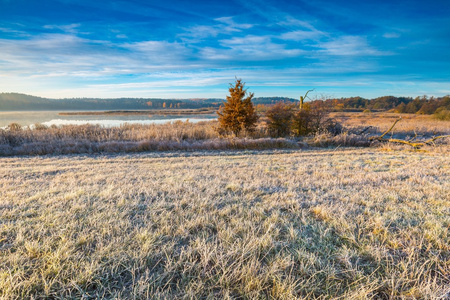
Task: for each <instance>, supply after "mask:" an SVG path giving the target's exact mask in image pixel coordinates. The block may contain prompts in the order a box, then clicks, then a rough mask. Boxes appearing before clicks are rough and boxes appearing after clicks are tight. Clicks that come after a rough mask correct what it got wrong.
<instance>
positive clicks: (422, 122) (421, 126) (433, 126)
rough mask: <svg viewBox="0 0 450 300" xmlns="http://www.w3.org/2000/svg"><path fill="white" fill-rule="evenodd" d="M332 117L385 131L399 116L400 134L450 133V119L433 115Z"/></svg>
mask: <svg viewBox="0 0 450 300" xmlns="http://www.w3.org/2000/svg"><path fill="white" fill-rule="evenodd" d="M330 116H331V117H333V118H336V119H337V120H338V121H340V122H342V124H343V125H344V126H346V127H347V128H365V127H367V126H373V127H374V128H373V130H372V131H371V132H384V131H386V130H388V129H389V127H390V126H391V125H392V124H393V123H394V121H395V120H396V119H398V118H399V117H401V118H402V120H401V121H400V122H399V123H398V124H397V125H396V126H395V129H394V133H400V134H403V135H405V134H409V135H411V134H414V133H417V134H426V135H430V134H443V133H446V134H449V133H450V121H448V120H447V121H444V120H437V119H434V118H433V116H431V115H416V114H397V113H386V112H383V113H354V112H352V113H331V114H330Z"/></svg>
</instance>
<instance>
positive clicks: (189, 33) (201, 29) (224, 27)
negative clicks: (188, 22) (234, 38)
mask: <svg viewBox="0 0 450 300" xmlns="http://www.w3.org/2000/svg"><path fill="white" fill-rule="evenodd" d="M214 21H216V22H217V24H214V25H196V26H191V27H188V28H184V32H183V33H181V34H179V35H178V37H180V38H182V39H184V40H186V41H189V42H200V41H202V40H204V39H206V38H210V37H217V36H218V35H219V34H225V35H230V34H236V33H239V32H243V31H244V30H246V29H250V28H252V27H253V26H254V25H253V24H247V23H238V22H236V21H234V18H233V17H222V18H217V19H214Z"/></svg>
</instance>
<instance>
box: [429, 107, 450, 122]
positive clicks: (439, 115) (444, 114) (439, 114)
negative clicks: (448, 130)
mask: <svg viewBox="0 0 450 300" xmlns="http://www.w3.org/2000/svg"><path fill="white" fill-rule="evenodd" d="M433 117H434V118H435V119H438V120H450V110H448V109H445V108H444V107H441V108H438V109H437V110H436V111H435V112H434V115H433Z"/></svg>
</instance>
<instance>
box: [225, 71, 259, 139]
mask: <svg viewBox="0 0 450 300" xmlns="http://www.w3.org/2000/svg"><path fill="white" fill-rule="evenodd" d="M244 87H245V83H244V82H242V79H236V82H235V85H234V86H233V84H230V88H229V89H228V90H229V92H230V95H229V96H227V101H226V102H224V103H223V105H222V106H221V107H220V109H219V110H218V111H217V114H218V115H219V118H218V119H219V129H220V131H221V132H232V133H233V134H234V135H235V136H238V135H239V133H240V132H241V131H242V130H245V131H247V132H251V131H253V130H254V129H255V127H256V122H257V121H258V115H257V114H256V111H255V108H254V106H253V103H252V98H253V93H247V90H246V89H245V88H244Z"/></svg>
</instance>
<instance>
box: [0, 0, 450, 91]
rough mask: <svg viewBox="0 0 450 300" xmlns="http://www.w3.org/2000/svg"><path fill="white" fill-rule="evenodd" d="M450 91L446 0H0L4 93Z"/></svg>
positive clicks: (449, 18) (1, 85)
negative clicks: (235, 87) (235, 86)
mask: <svg viewBox="0 0 450 300" xmlns="http://www.w3.org/2000/svg"><path fill="white" fill-rule="evenodd" d="M235 78H242V80H243V81H244V82H245V83H246V87H247V88H248V90H249V91H250V92H253V93H254V94H255V97H270V96H283V97H292V98H299V96H300V95H303V94H304V93H305V92H306V91H307V90H309V89H314V92H313V93H312V94H310V96H312V97H316V98H321V97H325V98H331V97H352V96H361V97H366V98H374V97H379V96H384V95H394V96H411V97H415V96H421V95H428V96H432V95H434V96H443V95H448V94H450V4H449V2H448V0H441V1H435V0H428V1H423V0H398V1H397V0H389V1H384V0H378V1H373V0H367V1H361V0H348V1H332V0H330V1H328V0H318V1H314V0H308V1H302V0H298V1H286V0H268V1H255V0H228V1H226V0H221V1H213V0H205V1H200V0H190V1H185V0H174V1H172V0H167V1H154V0H149V1H144V0H128V1H125V0H122V1H115V0H111V1H93V0H40V1H35V0H0V92H18V93H25V94H30V95H35V96H41V97H50V98H71V97H100V98H119V97H142V98H225V96H226V95H227V93H228V87H229V84H230V83H233V82H234V81H235Z"/></svg>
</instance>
